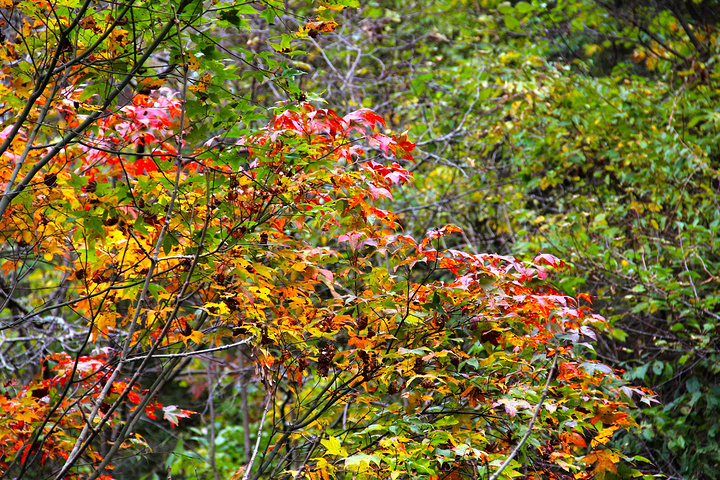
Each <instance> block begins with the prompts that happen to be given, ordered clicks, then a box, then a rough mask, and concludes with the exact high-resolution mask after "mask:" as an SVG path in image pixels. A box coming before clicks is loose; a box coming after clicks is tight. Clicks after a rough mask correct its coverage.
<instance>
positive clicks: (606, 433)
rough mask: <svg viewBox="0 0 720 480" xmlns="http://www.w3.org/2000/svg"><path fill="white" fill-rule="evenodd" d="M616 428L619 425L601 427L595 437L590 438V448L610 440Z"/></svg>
mask: <svg viewBox="0 0 720 480" xmlns="http://www.w3.org/2000/svg"><path fill="white" fill-rule="evenodd" d="M618 428H620V427H618V426H617V425H613V426H610V427H607V428H603V429H602V430H600V433H598V434H597V435H595V438H593V439H592V441H591V442H590V446H591V447H592V448H595V447H597V446H598V445H605V444H606V443H607V442H609V441H610V438H611V437H612V436H613V433H615V430H617V429H618Z"/></svg>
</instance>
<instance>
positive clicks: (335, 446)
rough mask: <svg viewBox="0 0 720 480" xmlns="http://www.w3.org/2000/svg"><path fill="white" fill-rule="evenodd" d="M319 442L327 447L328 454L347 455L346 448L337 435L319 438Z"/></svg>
mask: <svg viewBox="0 0 720 480" xmlns="http://www.w3.org/2000/svg"><path fill="white" fill-rule="evenodd" d="M320 443H322V444H323V446H324V447H325V448H327V453H328V454H329V455H340V456H341V457H347V454H348V452H347V450H346V449H345V448H344V447H343V446H342V444H341V443H340V440H338V438H337V437H330V438H328V439H327V440H320Z"/></svg>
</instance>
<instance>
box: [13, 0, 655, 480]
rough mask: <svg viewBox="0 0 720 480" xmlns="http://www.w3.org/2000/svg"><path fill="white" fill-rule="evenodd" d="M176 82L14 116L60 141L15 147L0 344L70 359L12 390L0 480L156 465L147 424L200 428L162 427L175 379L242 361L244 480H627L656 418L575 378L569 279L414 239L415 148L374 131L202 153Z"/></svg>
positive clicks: (37, 102)
mask: <svg viewBox="0 0 720 480" xmlns="http://www.w3.org/2000/svg"><path fill="white" fill-rule="evenodd" d="M38 5H39V6H37V7H36V8H38V9H42V8H44V7H43V6H42V5H40V4H38ZM182 5H184V4H182ZM88 18H95V17H84V19H85V20H83V21H84V22H85V23H84V25H85V26H84V27H83V28H86V29H88V30H90V31H91V32H93V31H94V30H93V27H92V25H91V22H90V20H87V19H88ZM171 23H172V22H171ZM81 24H82V23H81ZM29 28H30V29H32V28H36V27H32V26H31V27H29ZM103 31H104V30H102V28H99V29H98V30H97V31H95V33H94V34H95V35H101V34H102V33H101V32H103ZM113 32H114V33H112V34H111V35H110V41H111V42H115V43H113V44H112V45H110V46H107V48H108V49H111V48H121V47H123V46H124V45H123V42H125V41H127V40H126V39H127V37H126V36H123V35H121V34H120V33H118V32H119V31H118V30H113ZM125 32H126V33H127V35H130V33H129V31H128V30H125ZM128 44H130V43H129V42H128ZM113 45H114V46H113ZM61 50H62V49H61ZM7 51H9V50H7ZM183 55H184V57H183ZM180 58H181V60H182V59H183V58H184V60H182V62H184V63H183V64H182V65H181V67H182V68H181V70H182V71H184V75H186V76H185V77H184V82H181V83H184V85H185V87H184V88H180V89H173V88H170V87H168V86H159V85H156V84H152V83H149V82H148V81H146V80H143V81H144V82H145V86H146V87H147V90H148V91H147V92H144V93H136V94H134V95H133V96H132V99H131V101H129V102H128V103H127V104H125V105H121V106H118V107H117V108H114V109H111V110H107V111H103V110H102V109H101V108H100V107H97V108H96V107H92V108H91V107H90V106H89V105H88V103H87V102H88V100H92V99H93V98H95V97H91V96H88V95H87V94H85V90H84V89H85V88H89V86H88V84H87V82H86V81H85V78H84V77H83V76H81V75H78V76H74V77H73V76H70V80H69V81H67V79H66V81H65V82H62V83H61V82H60V81H58V82H57V83H53V82H48V83H47V85H44V86H42V88H39V87H38V88H36V90H37V91H39V92H41V93H42V92H45V91H46V90H47V89H50V90H53V89H54V90H53V92H52V95H50V94H48V95H47V99H45V100H43V98H45V97H38V98H37V99H32V97H31V96H27V97H23V99H24V100H25V101H26V102H27V103H26V105H29V107H28V108H29V109H30V110H31V111H33V112H39V113H38V115H43V113H42V112H46V111H47V109H45V107H48V108H49V109H52V110H55V111H57V112H58V115H59V118H58V119H56V121H55V123H54V124H52V125H53V126H52V128H50V127H48V129H47V131H39V130H38V128H40V127H37V128H36V126H34V125H33V124H32V123H31V122H30V121H29V120H27V119H26V120H24V121H22V122H19V123H18V122H16V123H12V120H8V122H7V124H8V126H7V128H5V130H4V131H3V140H4V141H5V144H4V145H3V147H2V149H0V150H2V162H3V164H6V165H8V166H9V167H10V168H3V169H2V170H0V184H2V185H3V186H4V191H5V197H4V198H6V199H7V201H6V202H5V203H4V204H2V205H1V206H2V211H1V212H0V213H1V214H2V218H1V220H0V236H1V237H2V240H3V243H5V244H6V245H7V248H6V250H4V252H7V253H5V254H4V255H3V257H2V258H1V259H0V262H1V263H0V274H1V275H2V278H3V282H4V284H3V292H4V293H3V295H4V298H3V301H4V302H5V307H6V309H5V310H3V314H4V317H3V320H2V321H3V328H5V329H7V330H8V331H10V332H11V333H10V338H15V341H20V340H17V339H18V338H20V337H22V332H23V329H24V328H29V327H28V326H29V325H32V324H38V323H42V322H51V321H52V322H62V325H65V326H67V329H68V331H72V333H73V335H72V336H71V337H68V340H67V341H66V342H65V343H54V344H50V345H48V346H47V347H45V348H46V349H47V351H45V352H43V354H42V359H41V368H39V369H35V373H37V375H36V376H35V378H34V379H27V378H25V379H22V378H16V379H14V380H9V381H6V382H4V383H3V385H2V387H1V388H2V390H0V411H1V412H2V414H0V415H1V416H0V445H1V446H0V473H2V474H3V476H6V477H8V478H23V477H25V478H35V477H39V476H44V477H48V478H58V479H60V478H78V479H79V478H89V479H94V478H98V477H105V478H111V477H112V476H113V465H114V464H115V463H116V461H117V459H118V458H119V457H118V452H119V451H120V452H122V451H136V452H141V453H142V452H145V451H147V450H146V449H148V448H150V447H152V445H149V444H148V443H147V442H146V440H145V439H144V438H143V437H142V436H141V435H139V434H138V433H137V425H138V422H139V421H140V420H141V419H143V418H150V419H152V420H156V421H158V422H159V421H161V420H160V419H161V418H163V419H164V421H167V422H169V423H166V425H172V426H173V427H174V426H177V425H178V424H179V428H182V426H183V420H182V419H184V418H187V417H190V420H192V417H195V416H198V415H199V414H196V415H193V414H192V412H190V411H188V410H186V409H183V408H181V407H182V406H177V405H173V404H167V402H166V401H165V399H164V394H165V391H166V389H167V388H168V385H170V384H171V383H172V382H173V379H174V377H175V376H176V375H177V374H178V373H179V372H182V371H184V370H185V369H188V368H189V367H190V366H193V365H194V366H195V367H197V365H199V364H200V365H202V363H203V362H210V361H214V362H223V361H224V359H226V358H227V357H226V356H227V355H229V354H233V353H234V352H237V351H246V352H248V353H249V357H248V358H249V361H251V362H252V364H253V365H254V369H255V373H254V379H255V380H256V381H257V382H259V384H260V385H262V392H263V395H262V396H261V398H259V400H258V401H257V404H256V405H255V408H256V409H257V410H258V411H262V412H263V414H262V420H260V421H259V424H258V425H259V430H260V432H264V435H265V438H266V441H264V442H262V443H260V442H259V443H258V448H256V451H255V453H256V454H257V455H256V456H255V455H254V456H253V460H252V461H251V462H250V463H249V464H247V465H240V464H238V465H237V470H236V471H235V477H234V478H239V477H240V476H244V478H252V479H258V478H288V479H289V478H308V479H312V480H315V479H317V480H321V479H322V480H327V479H329V478H392V479H396V478H427V479H433V480H435V479H441V478H443V479H460V478H481V477H484V476H489V475H492V474H493V472H495V471H497V470H498V469H499V468H500V465H501V464H502V463H503V461H504V460H505V459H506V458H508V456H509V454H510V452H511V451H512V450H513V449H514V448H515V447H516V445H518V444H520V447H521V448H520V450H519V451H518V452H517V453H516V454H517V456H515V457H514V459H513V460H512V461H511V462H509V463H508V465H506V466H505V467H504V470H503V472H502V475H504V476H505V477H512V476H517V475H526V476H527V477H528V478H531V477H535V478H540V477H542V476H545V477H546V478H572V477H573V476H574V478H588V479H589V478H605V477H606V474H629V473H630V472H632V466H631V462H632V460H633V459H628V458H625V457H623V455H622V452H618V451H616V450H613V449H611V448H608V447H607V444H608V443H609V442H610V440H611V438H612V435H613V434H614V432H616V431H617V430H619V429H626V428H630V427H633V426H634V425H635V423H634V421H633V419H632V416H631V415H630V411H631V409H632V408H633V407H634V405H635V401H638V400H642V401H646V402H647V401H649V395H648V392H646V391H643V390H641V389H639V388H634V387H629V386H627V385H625V384H624V383H623V382H622V381H621V379H620V378H619V377H618V375H617V374H616V372H614V371H613V370H612V369H610V368H608V367H606V366H604V365H602V364H600V363H598V362H596V361H592V360H588V359H586V358H585V357H584V355H585V354H586V353H587V352H588V351H589V350H591V349H592V345H591V341H592V339H593V338H594V335H595V333H594V330H593V325H596V324H601V323H603V321H604V320H603V319H602V318H601V317H599V316H598V315H595V314H593V313H592V311H591V309H590V307H589V306H588V303H589V302H588V300H589V298H588V297H582V296H580V298H577V299H576V298H571V297H569V296H566V295H563V294H560V293H559V292H558V291H557V290H556V289H555V288H554V287H553V285H552V283H551V281H550V280H549V278H548V277H551V278H552V276H555V275H562V270H563V263H562V262H561V261H560V260H558V259H556V258H555V257H553V256H550V255H540V256H538V257H537V258H535V259H534V261H532V262H527V261H520V260H517V259H515V258H511V257H503V256H498V255H494V254H470V253H467V252H464V251H459V250H454V249H451V248H446V246H445V245H446V244H445V240H446V239H447V238H448V237H449V236H452V235H462V234H463V232H462V230H461V229H460V228H458V227H456V226H453V225H445V226H442V225H440V226H437V227H434V228H432V229H430V230H429V231H428V232H427V234H426V236H425V237H424V238H417V239H416V238H413V237H411V236H409V235H407V234H405V233H404V232H403V230H402V226H401V223H400V220H399V218H398V216H397V215H396V214H395V213H393V211H392V200H393V192H394V191H396V190H397V189H398V188H409V184H411V182H412V181H413V175H412V173H411V171H410V170H409V169H410V168H411V166H412V165H413V157H412V152H413V149H414V144H413V143H412V142H411V141H410V140H409V139H408V138H407V137H406V136H405V135H403V134H393V133H391V132H388V131H386V130H385V129H384V126H385V125H384V122H383V119H382V118H380V117H378V116H377V115H376V114H374V113H373V112H372V111H371V110H368V109H361V110H357V111H354V112H351V113H349V114H347V115H345V116H342V115H340V114H338V113H336V112H335V111H333V110H330V109H323V108H318V107H316V106H314V105H313V104H312V103H308V102H306V101H302V100H297V99H296V100H294V101H288V102H285V103H282V104H278V105H277V106H276V108H275V112H274V114H273V116H272V118H271V120H270V121H269V123H268V124H267V125H266V126H265V127H263V128H259V129H254V130H252V129H247V131H245V132H242V133H243V134H242V135H240V136H238V137H237V138H235V139H234V140H233V141H232V142H230V143H228V142H219V141H218V138H210V139H205V140H204V141H202V142H193V141H192V138H193V135H194V134H195V133H196V132H195V131H194V128H195V127H194V126H193V122H194V121H195V119H194V118H193V117H192V116H191V113H192V112H193V111H195V110H193V108H196V107H197V105H198V104H199V103H203V102H206V101H207V98H203V95H204V94H205V92H206V91H207V88H208V86H207V85H206V84H205V83H207V82H209V81H210V78H209V77H208V76H206V75H205V74H201V73H200V72H198V73H197V76H196V77H193V78H195V79H196V82H195V83H194V84H193V85H191V86H194V87H195V88H194V89H191V88H189V87H188V79H189V77H188V75H189V74H188V72H189V71H192V69H193V68H194V69H197V68H199V66H198V65H195V64H194V62H197V59H195V60H193V59H194V58H195V57H192V58H191V57H190V54H189V53H186V52H182V55H181V57H180ZM70 71H72V67H71V70H70ZM203 82H205V83H203ZM19 95H21V96H22V94H19ZM15 100H17V99H15ZM13 101H14V100H13ZM13 101H10V100H6V105H7V108H9V109H11V110H12V111H17V110H20V109H21V107H22V103H20V104H17V105H14V104H13ZM193 102H195V103H193ZM16 103H17V102H16ZM13 109H14V110H13ZM37 125H40V124H37ZM83 125H86V127H82V126H83ZM81 127H82V128H85V130H82V132H80V133H82V135H80V136H78V135H76V134H77V133H78V130H77V129H79V128H81ZM43 128H44V127H43ZM68 132H69V133H68ZM63 133H64V134H65V137H63V136H62V135H63ZM69 136H70V137H72V138H69ZM188 138H190V140H188ZM220 140H222V139H220ZM19 287H20V288H22V289H23V291H26V292H27V293H26V294H24V296H23V297H17V298H19V299H16V296H15V295H14V294H13V293H12V291H13V289H16V288H19ZM60 347H64V348H60ZM24 348H25V349H26V350H30V349H32V348H33V344H32V342H30V343H27V344H25V347H24ZM24 355H29V353H27V352H25V353H24ZM26 370H27V371H28V372H32V370H29V369H27V367H26ZM531 419H532V420H531ZM188 421H189V420H188ZM530 426H532V431H530V432H529V435H528V436H527V438H526V439H525V440H523V441H522V442H521V438H523V437H524V436H525V434H526V432H527V430H528V428H530ZM179 428H178V429H179Z"/></svg>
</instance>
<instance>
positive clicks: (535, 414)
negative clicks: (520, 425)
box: [490, 349, 559, 480]
mask: <svg viewBox="0 0 720 480" xmlns="http://www.w3.org/2000/svg"><path fill="white" fill-rule="evenodd" d="M558 352H559V350H557V349H556V350H555V356H554V357H553V364H552V367H550V371H549V372H548V376H547V381H546V382H545V388H543V391H542V395H541V396H540V402H539V403H538V404H537V406H536V407H535V411H534V412H533V416H532V418H531V419H530V423H529V424H528V429H527V432H525V435H523V438H522V440H520V443H518V444H517V445H516V446H515V448H513V451H512V452H510V455H509V456H508V457H507V458H506V459H505V461H504V462H503V464H502V465H500V468H499V469H498V470H497V471H496V472H495V473H493V475H492V477H490V480H497V478H498V477H499V476H500V474H501V473H502V472H503V470H505V467H507V466H508V465H509V464H510V462H512V461H513V459H514V458H515V456H516V455H517V454H518V452H519V451H520V449H521V448H522V447H523V445H525V442H527V439H528V438H530V433H532V428H533V425H535V420H536V419H537V417H538V415H539V414H540V410H541V409H542V406H543V403H544V402H545V397H546V396H547V393H548V389H549V388H550V380H552V377H553V372H554V371H555V365H557V359H558Z"/></svg>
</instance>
